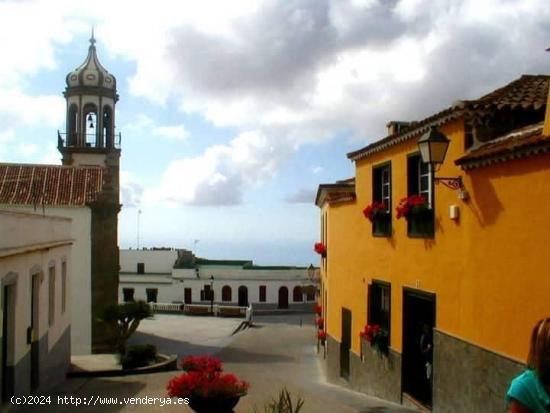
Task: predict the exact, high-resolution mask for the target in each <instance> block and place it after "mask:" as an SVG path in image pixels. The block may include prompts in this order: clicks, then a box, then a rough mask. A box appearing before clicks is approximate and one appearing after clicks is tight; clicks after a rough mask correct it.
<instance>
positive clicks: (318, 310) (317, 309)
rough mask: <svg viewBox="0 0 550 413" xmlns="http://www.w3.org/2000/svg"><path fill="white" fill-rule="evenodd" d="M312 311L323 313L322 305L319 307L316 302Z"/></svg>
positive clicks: (318, 313)
mask: <svg viewBox="0 0 550 413" xmlns="http://www.w3.org/2000/svg"><path fill="white" fill-rule="evenodd" d="M314 312H315V314H317V315H321V314H322V313H323V307H321V306H320V305H319V304H316V305H315V309H314Z"/></svg>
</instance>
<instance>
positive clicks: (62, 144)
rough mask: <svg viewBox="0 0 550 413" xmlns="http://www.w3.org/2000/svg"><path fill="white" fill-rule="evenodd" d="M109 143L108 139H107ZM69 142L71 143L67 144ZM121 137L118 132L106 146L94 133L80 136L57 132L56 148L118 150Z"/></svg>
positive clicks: (78, 134)
mask: <svg viewBox="0 0 550 413" xmlns="http://www.w3.org/2000/svg"><path fill="white" fill-rule="evenodd" d="M107 141H109V139H107ZM69 142H71V143H70V144H69ZM121 142H122V135H121V134H120V132H119V133H118V134H114V135H113V137H112V144H110V145H109V144H108V143H109V142H107V144H106V143H105V142H104V141H103V140H100V139H99V136H98V135H97V134H95V133H88V134H80V133H71V134H68V133H61V132H59V131H58V132H57V147H58V148H59V149H61V148H100V149H103V148H116V149H120V145H121Z"/></svg>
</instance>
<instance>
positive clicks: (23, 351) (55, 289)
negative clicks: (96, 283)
mask: <svg viewBox="0 0 550 413" xmlns="http://www.w3.org/2000/svg"><path fill="white" fill-rule="evenodd" d="M72 243H73V239H72V233H71V220H70V219H68V218H59V217H44V216H41V215H37V214H28V213H20V212H7V211H1V210H0V286H1V291H0V302H1V303H2V307H1V312H0V337H1V345H0V348H1V350H2V351H1V352H0V364H1V366H0V367H1V368H0V389H1V397H0V405H2V404H8V403H9V400H10V397H11V396H13V395H27V396H28V395H29V394H31V393H32V392H44V391H47V390H49V389H51V388H52V387H53V386H54V385H55V384H58V383H59V382H61V381H62V380H64V378H65V372H66V371H67V369H68V367H69V364H70V307H71V302H70V301H71V300H70V294H71V292H70V286H71V283H72V280H71V278H72V276H73V274H72V273H71V272H70V270H69V268H71V264H72V261H73V257H72V254H71V245H72ZM0 410H1V406H0Z"/></svg>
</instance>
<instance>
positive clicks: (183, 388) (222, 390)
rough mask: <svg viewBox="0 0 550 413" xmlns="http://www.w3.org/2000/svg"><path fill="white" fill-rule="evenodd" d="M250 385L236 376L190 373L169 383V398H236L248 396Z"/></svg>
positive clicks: (214, 373) (217, 373)
mask: <svg viewBox="0 0 550 413" xmlns="http://www.w3.org/2000/svg"><path fill="white" fill-rule="evenodd" d="M248 388H249V384H248V383H247V382H246V381H243V380H239V379H237V377H236V376H235V375H234V374H231V373H229V374H224V373H221V372H219V371H217V372H205V371H189V372H187V373H183V374H180V375H179V376H176V377H174V378H173V379H171V380H170V381H169V382H168V385H167V387H166V389H167V390H168V397H179V398H186V397H187V398H191V397H193V396H199V397H235V396H242V395H244V394H246V391H247V390H248Z"/></svg>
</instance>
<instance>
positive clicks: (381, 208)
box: [363, 201, 388, 222]
mask: <svg viewBox="0 0 550 413" xmlns="http://www.w3.org/2000/svg"><path fill="white" fill-rule="evenodd" d="M387 209H388V207H387V205H386V203H385V202H376V201H375V202H373V203H372V204H369V205H367V206H366V207H365V209H363V215H364V216H365V218H367V219H368V220H369V221H370V222H373V221H374V218H375V216H376V214H378V213H381V212H386V211H387Z"/></svg>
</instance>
